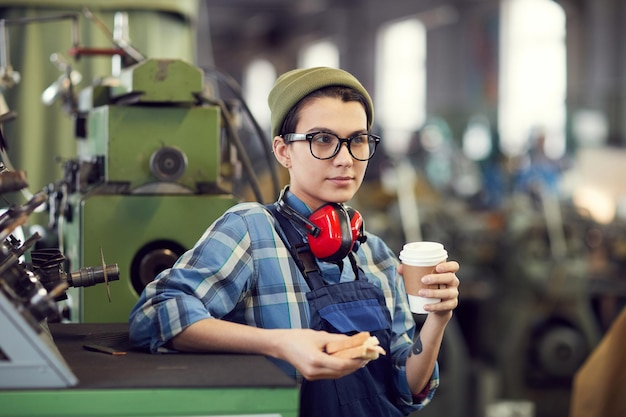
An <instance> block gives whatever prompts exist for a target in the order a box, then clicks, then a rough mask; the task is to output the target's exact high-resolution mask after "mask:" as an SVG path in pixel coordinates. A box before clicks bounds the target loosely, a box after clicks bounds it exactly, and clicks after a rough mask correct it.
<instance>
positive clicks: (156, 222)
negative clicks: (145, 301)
mask: <svg viewBox="0 0 626 417" xmlns="http://www.w3.org/2000/svg"><path fill="white" fill-rule="evenodd" d="M83 15H84V17H86V18H88V19H89V20H91V21H92V22H94V23H96V24H97V25H98V26H99V27H103V26H104V24H103V22H101V21H99V20H98V19H97V17H96V16H95V15H94V14H92V13H91V12H89V10H88V9H84V10H83ZM80 17H81V15H79V14H68V15H59V16H49V17H45V18H40V19H27V18H26V19H20V20H16V21H2V22H0V23H2V25H1V27H0V33H2V34H4V27H5V25H10V24H30V23H36V22H41V21H51V20H58V19H70V20H72V22H73V25H72V28H73V29H72V36H71V49H70V51H69V54H70V55H71V56H72V57H73V58H74V59H75V60H79V59H84V58H85V57H92V56H105V57H110V58H111V62H112V65H111V75H110V76H108V77H104V78H102V79H97V80H94V81H93V83H92V84H91V85H90V86H88V87H86V88H82V89H78V88H77V86H76V83H77V82H80V81H81V79H82V76H81V75H80V74H78V73H77V72H76V71H75V70H74V69H73V68H72V65H71V63H69V62H66V61H65V60H64V59H63V58H62V57H61V55H60V54H57V53H55V54H53V55H52V57H51V61H52V62H53V64H54V65H55V66H57V68H58V69H59V70H60V71H61V75H60V76H59V78H58V79H57V80H56V81H54V82H53V83H52V84H51V85H50V86H49V87H48V88H47V89H46V90H45V91H44V92H43V94H42V102H43V103H44V104H46V105H49V104H51V103H52V102H54V101H56V100H62V102H63V103H62V105H63V109H64V110H66V111H67V112H68V113H69V115H70V116H71V117H72V120H73V123H74V136H75V139H76V144H77V148H76V150H77V152H76V157H75V158H73V159H71V160H66V161H65V162H64V165H63V171H64V174H63V178H62V179H61V180H60V181H57V182H54V183H51V184H50V185H49V186H48V187H47V189H46V191H47V194H48V195H49V199H48V204H47V209H48V212H49V224H48V226H49V229H50V230H53V231H54V232H55V234H56V236H58V248H59V250H60V254H61V255H62V256H64V257H66V258H67V263H68V265H69V266H70V268H74V269H76V268H83V267H85V266H87V265H92V264H94V263H97V262H98V261H99V259H98V256H99V255H98V254H99V253H100V251H102V252H104V253H106V254H107V258H111V259H115V260H116V262H117V263H118V265H119V270H120V283H119V285H116V286H115V287H113V288H111V298H112V300H113V301H112V302H111V303H108V302H105V301H104V300H103V299H102V297H101V296H100V294H98V292H97V291H93V290H92V289H89V288H85V289H83V288H80V289H78V290H75V291H69V295H70V300H69V302H68V303H67V304H68V306H69V307H68V313H67V315H68V317H66V318H69V319H70V320H71V321H79V322H118V323H119V322H126V321H127V319H128V314H129V312H130V309H131V308H132V306H133V305H134V304H135V302H136V301H137V299H138V295H139V294H140V293H141V291H142V290H143V288H144V287H145V286H146V284H147V283H149V282H150V281H152V280H153V279H154V278H155V277H156V275H157V274H158V273H159V272H161V271H162V270H163V269H165V268H168V267H170V266H172V265H173V263H174V262H175V260H176V259H177V258H178V257H179V256H180V255H181V254H182V253H183V252H184V251H185V250H187V249H189V248H190V247H191V246H192V245H193V244H194V243H195V242H196V241H197V239H198V238H199V237H200V236H201V234H202V233H203V232H204V230H205V229H206V227H207V226H208V225H210V224H211V223H212V222H213V221H214V220H215V219H217V218H218V217H219V216H220V215H221V214H222V213H223V212H224V211H226V210H227V209H228V208H229V207H231V206H233V205H234V204H236V203H237V202H238V201H240V199H239V198H237V197H235V195H234V194H235V192H239V191H240V188H242V187H241V182H242V181H243V179H242V178H245V182H247V185H249V186H250V187H251V189H252V191H253V192H254V195H255V196H256V198H257V200H259V201H260V200H262V196H261V192H260V189H259V186H258V181H257V179H256V173H255V172H254V171H255V170H254V169H252V165H251V163H250V161H249V158H248V155H247V148H248V147H246V146H244V145H243V144H242V143H241V141H240V139H239V137H238V133H237V129H238V127H237V126H236V120H239V119H240V118H238V117H236V116H239V114H232V110H231V109H233V108H234V109H240V107H237V106H236V105H231V106H230V107H229V106H228V105H226V104H225V103H224V101H222V100H220V99H219V98H218V97H216V94H214V91H209V90H210V88H209V87H211V86H209V85H208V84H206V83H205V75H206V74H205V73H204V71H203V70H202V69H200V68H198V67H195V66H194V65H191V64H190V63H187V62H185V61H183V60H179V59H151V58H146V57H144V56H143V55H142V54H141V52H139V51H138V50H137V49H136V48H134V47H133V46H132V45H131V43H130V40H129V39H128V20H127V18H125V14H124V13H118V14H117V15H116V17H115V22H114V23H115V28H114V30H112V31H109V30H108V29H107V30H106V31H105V32H106V33H107V34H110V36H111V38H112V39H111V42H112V45H113V46H112V47H111V48H92V47H85V46H82V45H81V44H80V41H79V39H78V35H77V33H78V30H77V24H78V19H79V18H80ZM2 40H3V42H4V43H6V36H5V37H3V39H2ZM3 46H4V51H5V52H6V51H7V50H8V49H7V47H6V44H5V45H3ZM0 55H1V56H2V57H3V61H2V70H1V72H2V74H3V79H4V80H12V82H10V83H9V82H8V81H6V82H4V86H5V87H11V86H13V85H14V84H16V83H17V82H19V76H18V73H17V72H16V71H13V69H12V68H11V66H10V62H9V59H8V57H7V56H5V55H7V54H0ZM215 72H216V73H217V71H215ZM217 75H218V78H219V76H220V75H221V74H219V73H217ZM229 88H231V90H232V86H230V85H229ZM235 94H236V92H235ZM236 95H237V94H236ZM242 107H243V108H244V110H246V109H247V107H246V106H245V103H243V106H242ZM248 115H249V116H251V115H250V114H249V112H248ZM251 118H252V117H251ZM252 119H253V118H252ZM253 122H254V120H253ZM257 133H258V136H259V138H260V139H264V137H263V136H262V134H261V133H260V132H259V131H258V129H257ZM266 145H267V144H266V143H263V146H262V148H263V149H265V148H267V146H266ZM266 153H268V151H266ZM3 156H4V155H3ZM266 156H267V157H268V160H269V159H270V158H271V155H269V153H268V155H266ZM269 167H270V170H272V169H273V166H271V164H270V166H269ZM272 173H273V172H272ZM275 181H276V180H275ZM274 186H275V188H276V190H277V189H278V187H277V184H275V185H274ZM238 187H239V188H238ZM233 190H234V191H233Z"/></svg>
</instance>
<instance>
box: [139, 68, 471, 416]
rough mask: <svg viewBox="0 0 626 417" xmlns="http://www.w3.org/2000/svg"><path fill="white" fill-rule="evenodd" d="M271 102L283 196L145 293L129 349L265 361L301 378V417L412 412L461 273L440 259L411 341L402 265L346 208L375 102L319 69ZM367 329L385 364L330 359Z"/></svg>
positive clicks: (236, 212)
mask: <svg viewBox="0 0 626 417" xmlns="http://www.w3.org/2000/svg"><path fill="white" fill-rule="evenodd" d="M268 102H269V106H270V109H271V111H272V135H273V151H274V155H275V157H276V159H277V161H278V162H279V163H280V164H281V165H282V166H284V167H285V168H286V169H287V170H288V171H289V177H290V181H289V186H288V187H286V189H285V190H284V191H283V194H282V195H281V197H280V199H279V201H277V203H276V204H275V205H272V206H268V207H265V206H263V205H261V204H259V203H242V204H239V205H237V206H235V207H233V208H231V209H230V210H228V211H227V212H226V213H224V215H223V216H222V217H221V218H219V219H218V220H217V221H215V222H214V223H213V224H212V225H211V226H210V227H209V228H208V229H207V230H206V231H205V233H204V235H203V236H202V237H201V238H200V240H199V241H198V243H197V244H196V245H195V246H194V248H192V249H191V250H189V251H188V252H187V253H185V254H184V255H182V256H181V258H180V259H179V260H178V262H177V263H176V265H174V266H173V267H172V268H171V269H168V270H166V271H164V272H162V273H161V274H160V275H159V276H158V277H157V279H155V281H153V282H151V283H150V284H149V285H148V286H147V287H146V288H145V290H144V292H143V294H142V295H141V298H140V300H139V301H138V303H137V305H136V306H135V308H134V309H133V311H132V312H131V316H130V333H131V341H132V342H133V343H134V344H135V345H136V346H139V347H143V348H147V349H150V350H151V351H153V352H159V351H168V350H178V351H190V352H211V351H221V352H224V351H230V352H241V353H254V354H262V355H266V356H268V357H269V358H270V359H272V360H274V361H275V362H276V363H277V364H278V365H279V366H280V367H281V368H282V369H284V370H285V371H286V372H288V373H290V374H291V375H294V377H297V378H298V379H299V380H301V381H302V387H301V403H300V408H301V412H300V414H301V415H302V416H325V417H329V416H357V415H358V416H377V417H380V416H396V415H397V416H402V415H406V414H409V413H410V412H412V411H414V410H416V409H420V408H422V407H423V406H424V405H425V404H427V403H428V402H429V401H430V399H431V398H432V396H433V394H434V391H435V389H436V387H437V386H438V367H437V362H436V361H437V355H438V353H439V349H440V346H441V341H442V338H443V334H444V330H445V327H446V325H447V323H448V322H449V321H450V319H451V317H452V311H453V309H454V308H455V307H456V306H457V304H458V285H459V281H458V279H457V277H456V275H455V273H456V271H457V270H458V268H459V265H458V264H457V263H456V262H454V261H450V262H444V263H442V264H440V265H438V267H437V270H436V272H437V273H435V274H432V275H428V276H426V277H425V278H424V279H425V280H427V281H428V283H429V284H438V286H439V289H432V290H425V291H426V292H425V293H424V294H423V295H424V296H428V297H434V298H440V299H441V302H439V303H435V304H431V305H429V306H428V308H429V312H430V314H428V317H427V318H426V320H425V322H424V324H423V326H422V328H421V331H420V334H419V335H417V336H415V335H414V332H415V323H414V321H413V317H412V315H411V313H410V311H409V308H408V303H407V297H406V293H405V290H404V284H403V281H402V277H401V272H402V267H401V265H400V264H399V262H398V259H397V257H396V255H395V254H394V253H393V252H392V251H391V250H390V249H389V248H388V246H387V245H386V244H385V243H384V242H382V240H380V239H379V238H378V237H376V236H374V235H370V234H367V233H364V232H363V231H362V226H361V223H360V220H361V219H360V215H359V214H358V213H356V212H355V211H354V210H351V209H349V208H348V207H347V206H345V205H344V203H346V202H348V201H349V200H350V199H351V198H352V197H353V196H354V194H355V193H356V192H357V190H358V189H359V187H360V185H361V182H362V181H363V177H364V174H365V169H366V167H367V160H368V159H369V158H371V157H372V156H373V154H374V152H375V150H376V146H377V145H378V141H379V138H378V137H376V136H374V135H371V134H370V133H369V132H370V129H371V126H372V121H373V105H372V101H371V98H370V96H369V94H368V93H367V91H366V90H365V88H363V86H362V85H361V84H360V82H359V81H358V80H357V79H356V78H354V77H353V76H352V75H351V74H349V73H347V72H345V71H342V70H338V69H332V68H325V67H319V68H310V69H298V70H293V71H290V72H287V73H285V74H283V75H282V76H281V77H279V78H278V80H277V81H276V84H275V85H274V87H273V89H272V91H271V92H270V95H269V98H268ZM344 145H345V146H344ZM346 224H347V227H346ZM335 227H339V228H341V229H342V230H340V233H339V235H340V236H341V238H340V240H341V242H339V245H338V246H337V248H335V245H334V244H335V243H336V242H334V241H332V239H333V237H332V236H330V235H324V233H328V232H329V230H325V229H329V228H335ZM320 233H321V234H320ZM333 236H334V235H333ZM320 239H321V241H320ZM346 242H347V244H346ZM329 248H330V251H329ZM333 248H335V249H333ZM310 255H312V256H310ZM363 331H367V332H370V334H372V335H374V336H376V338H377V339H378V340H379V342H380V346H381V347H382V348H383V349H384V350H385V352H386V355H382V356H380V357H379V358H378V359H376V360H372V361H369V360H367V359H360V358H356V359H346V358H341V357H337V356H333V355H330V354H328V353H327V352H326V346H327V345H328V344H329V343H331V342H337V341H342V340H346V339H347V338H348V335H350V334H354V333H358V332H363ZM342 333H343V334H342Z"/></svg>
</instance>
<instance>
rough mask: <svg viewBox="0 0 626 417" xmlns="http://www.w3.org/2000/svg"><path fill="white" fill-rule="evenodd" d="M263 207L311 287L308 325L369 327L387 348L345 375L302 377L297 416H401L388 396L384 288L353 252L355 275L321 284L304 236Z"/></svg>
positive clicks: (340, 329) (350, 330)
mask: <svg viewBox="0 0 626 417" xmlns="http://www.w3.org/2000/svg"><path fill="white" fill-rule="evenodd" d="M267 207H268V209H269V210H270V212H271V213H272V214H273V215H274V217H275V218H276V220H277V221H278V222H279V224H280V225H281V228H282V229H283V231H284V233H285V235H286V236H284V237H286V238H287V239H288V240H289V243H287V242H285V243H286V244H287V247H288V248H289V249H290V251H291V254H292V256H294V259H295V261H296V263H297V264H298V266H299V268H300V270H301V271H302V272H303V274H304V277H305V279H306V281H307V283H308V284H309V288H310V289H311V291H310V292H309V293H307V300H308V303H309V309H310V314H311V322H310V327H311V329H314V330H325V331H327V332H330V333H344V334H348V335H351V334H354V333H357V332H361V331H369V332H370V333H371V335H372V336H376V337H377V338H378V340H379V342H380V345H381V346H382V347H383V348H384V349H385V352H387V355H381V356H380V357H379V358H378V359H376V360H374V361H371V362H369V363H368V364H367V366H365V367H364V368H361V369H359V370H358V371H356V372H354V373H352V374H350V375H347V376H345V377H343V378H339V379H335V380H331V379H326V380H318V381H308V380H303V381H302V387H301V390H300V417H357V416H358V417H368V416H371V417H392V416H404V413H403V412H402V411H400V410H399V409H398V408H397V407H396V406H395V405H394V403H393V400H392V398H393V387H394V383H393V365H392V363H391V352H390V341H391V315H390V313H389V310H388V309H387V307H386V304H385V297H384V294H383V292H382V290H381V289H380V288H378V287H377V286H375V285H373V284H371V283H369V282H367V280H366V279H365V278H364V273H363V271H362V270H361V269H360V268H358V266H357V265H356V260H355V259H354V255H353V254H352V252H351V253H350V254H349V255H348V256H349V257H350V262H351V264H352V267H353V269H354V271H355V275H356V279H355V280H354V281H351V282H342V283H338V284H329V285H327V284H325V283H324V281H323V279H322V276H321V274H320V272H319V269H318V267H317V263H316V262H315V259H314V257H313V254H312V253H311V252H310V250H308V245H307V244H306V243H305V242H303V237H302V236H301V235H300V234H299V233H298V232H297V231H296V229H295V227H294V226H293V224H291V222H290V221H289V220H288V219H287V218H285V217H284V216H283V215H282V214H281V213H280V212H278V210H277V209H276V206H275V205H274V204H270V205H267Z"/></svg>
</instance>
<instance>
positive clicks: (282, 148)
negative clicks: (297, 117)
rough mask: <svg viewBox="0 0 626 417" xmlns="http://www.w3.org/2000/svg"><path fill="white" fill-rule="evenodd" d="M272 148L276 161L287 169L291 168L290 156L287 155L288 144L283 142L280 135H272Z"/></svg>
mask: <svg viewBox="0 0 626 417" xmlns="http://www.w3.org/2000/svg"><path fill="white" fill-rule="evenodd" d="M272 148H273V150H274V157H275V158H276V160H277V161H278V163H279V164H281V165H282V166H284V167H285V168H287V169H289V168H291V156H290V155H289V151H288V146H287V144H286V143H285V140H284V139H283V138H281V137H280V136H274V141H273V142H272Z"/></svg>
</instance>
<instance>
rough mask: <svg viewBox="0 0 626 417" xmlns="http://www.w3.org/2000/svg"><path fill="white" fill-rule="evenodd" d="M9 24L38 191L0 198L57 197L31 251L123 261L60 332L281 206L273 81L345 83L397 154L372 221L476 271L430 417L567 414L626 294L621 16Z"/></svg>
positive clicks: (485, 1)
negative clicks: (356, 91)
mask: <svg viewBox="0 0 626 417" xmlns="http://www.w3.org/2000/svg"><path fill="white" fill-rule="evenodd" d="M0 18H1V19H3V20H2V26H1V27H0V32H1V34H2V39H1V42H0V43H1V45H0V46H1V47H2V50H1V54H0V60H1V62H0V66H1V68H0V76H1V78H0V90H1V92H2V98H3V100H2V101H1V102H0V107H1V108H0V114H2V115H3V116H2V120H1V123H2V133H3V135H2V139H3V143H0V146H1V148H2V152H1V153H2V161H3V164H4V167H3V169H8V170H9V171H24V172H25V173H26V174H27V179H28V187H25V188H23V189H20V190H19V191H18V190H17V188H16V189H15V190H14V189H10V187H8V186H7V188H6V189H3V190H2V192H3V197H4V202H5V204H6V206H7V207H11V206H12V205H13V206H14V205H23V204H25V202H27V201H32V198H33V196H34V195H36V194H37V193H38V192H40V191H41V190H43V191H44V192H45V194H46V196H47V201H46V203H45V204H42V205H41V206H39V207H38V208H37V209H33V210H31V211H32V213H29V218H28V221H26V222H25V223H24V229H25V231H26V234H27V235H30V234H32V233H35V232H36V233H39V234H40V235H41V236H42V238H41V239H40V240H39V241H38V242H37V244H36V248H39V249H45V248H54V247H59V248H60V249H61V250H62V252H63V253H64V256H65V257H66V258H67V259H68V261H69V266H68V268H69V269H71V270H77V269H79V268H85V267H88V266H90V265H98V264H100V263H101V262H102V263H104V260H103V259H102V258H103V257H106V260H107V262H111V263H116V264H119V275H120V276H119V282H113V283H111V285H110V292H111V296H112V299H113V302H112V303H109V302H107V301H106V298H105V296H103V289H102V288H100V286H95V287H92V288H85V289H80V290H79V291H76V292H75V293H73V292H72V291H71V289H69V290H68V296H67V297H66V298H64V302H65V305H64V307H63V308H64V311H63V320H69V321H85V322H124V321H125V319H126V317H127V313H128V311H129V309H130V307H131V306H132V304H133V303H134V301H135V300H136V297H137V294H138V292H140V291H141V289H142V288H143V286H144V285H145V284H146V282H148V281H149V280H150V279H152V277H153V276H154V275H155V271H158V270H159V269H160V268H161V269H162V268H163V267H164V265H167V264H168V263H171V262H173V259H175V258H176V257H177V256H178V254H180V253H181V251H182V250H184V249H185V248H186V247H188V246H190V245H192V244H193V242H194V241H195V239H197V238H198V237H199V236H200V234H201V232H202V231H203V230H204V228H205V227H206V226H207V225H208V224H209V223H210V222H211V221H212V220H213V219H214V218H216V217H217V216H219V214H220V213H221V212H223V210H225V209H226V208H227V207H229V206H230V205H232V204H234V203H235V202H237V201H241V200H256V201H263V202H266V203H267V202H270V201H273V199H274V198H276V196H277V193H278V190H279V189H280V187H282V185H283V184H284V178H285V176H284V173H283V172H281V171H280V170H278V168H277V167H276V166H274V164H273V162H272V160H273V158H272V157H271V155H269V156H268V147H269V140H270V138H269V137H268V132H269V113H268V109H267V104H266V97H267V93H268V92H269V89H270V88H271V85H272V84H273V82H274V80H275V78H276V76H277V75H278V74H280V73H282V72H284V71H286V70H289V69H292V68H295V67H311V66H321V65H325V66H335V67H341V68H343V69H346V70H348V71H350V72H352V73H353V74H355V75H356V76H357V77H358V78H359V79H360V80H362V82H363V83H364V85H365V87H366V88H367V89H368V90H369V91H370V92H371V93H372V96H373V99H374V102H375V106H376V116H375V124H376V126H375V129H376V130H377V133H380V135H381V136H382V138H383V148H382V151H381V152H378V153H377V154H376V156H375V157H374V158H373V160H372V161H370V165H369V168H368V172H367V175H366V181H365V184H364V186H363V187H362V189H361V191H360V192H359V194H358V195H357V198H356V200H355V201H354V202H352V205H353V206H355V207H356V208H358V209H359V210H360V211H361V213H363V214H364V218H365V225H366V229H368V230H369V231H370V232H373V233H377V234H379V235H381V236H382V237H383V238H385V239H386V241H387V242H388V243H389V245H390V246H391V247H392V249H394V250H396V251H398V252H399V251H400V248H401V246H402V244H403V243H404V242H406V241H408V240H420V239H424V240H436V241H440V242H442V243H444V244H445V246H446V247H447V249H448V253H449V254H450V256H451V258H453V259H455V260H458V261H459V262H460V264H461V271H460V273H459V277H460V279H461V281H462V284H461V298H460V300H461V302H460V306H459V307H458V309H457V312H456V314H455V317H454V320H453V322H452V323H451V325H450V326H449V328H448V330H447V333H446V339H445V340H444V347H443V351H442V355H441V358H440V365H441V370H442V383H441V388H440V391H439V394H438V395H437V396H436V397H435V399H434V401H433V402H432V403H431V404H430V405H429V406H428V407H427V408H426V409H425V410H423V411H422V412H420V413H419V415H420V416H443V415H445V416H448V417H455V416H458V417H460V416H464V417H483V416H485V417H505V416H513V415H516V416H533V417H566V416H569V415H570V413H571V412H572V410H570V407H571V402H572V392H573V381H574V378H575V375H576V372H577V371H578V370H579V369H580V367H581V366H582V365H583V363H584V362H585V361H586V360H587V359H588V358H589V356H590V355H591V354H592V352H593V351H594V349H595V348H596V347H597V346H598V344H599V343H600V342H601V340H602V339H603V337H604V336H605V335H606V333H607V332H608V331H609V329H610V328H611V325H612V324H613V323H614V322H615V320H616V318H617V317H618V316H619V314H620V313H621V311H622V308H623V306H624V301H625V298H626V277H625V276H624V272H623V270H622V268H623V267H624V266H626V117H624V116H626V96H625V93H624V91H626V77H625V75H624V68H625V67H626V50H625V49H624V47H623V42H622V39H623V38H624V36H625V35H626V33H625V31H626V25H624V21H625V19H626V4H625V3H624V2H623V1H621V0H446V1H443V0H388V1H384V2H383V1H379V0H178V1H175V0H133V1H130V0H128V1H125V0H108V1H107V0H101V1H95V0H94V1H82V2H79V1H73V0H48V1H43V0H41V1H37V0H19V1H7V0H0ZM163 79H165V81H166V82H161V81H163ZM3 237H4V236H3ZM107 289H109V288H108V287H107ZM416 320H419V318H417V317H416ZM0 347H1V346H0ZM516 407H518V408H519V410H518V411H515V408H516ZM524 407H526V408H529V409H530V411H529V413H528V414H523V412H524V411H523V410H522V409H523V408H524ZM504 409H507V410H508V411H501V410H504ZM520 410H522V411H520ZM515 412H518V414H514V413H515ZM498 413H501V414H498ZM507 413H508V414H507ZM607 416H608V415H607ZM593 417H596V416H593ZM597 417H606V416H597Z"/></svg>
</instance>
